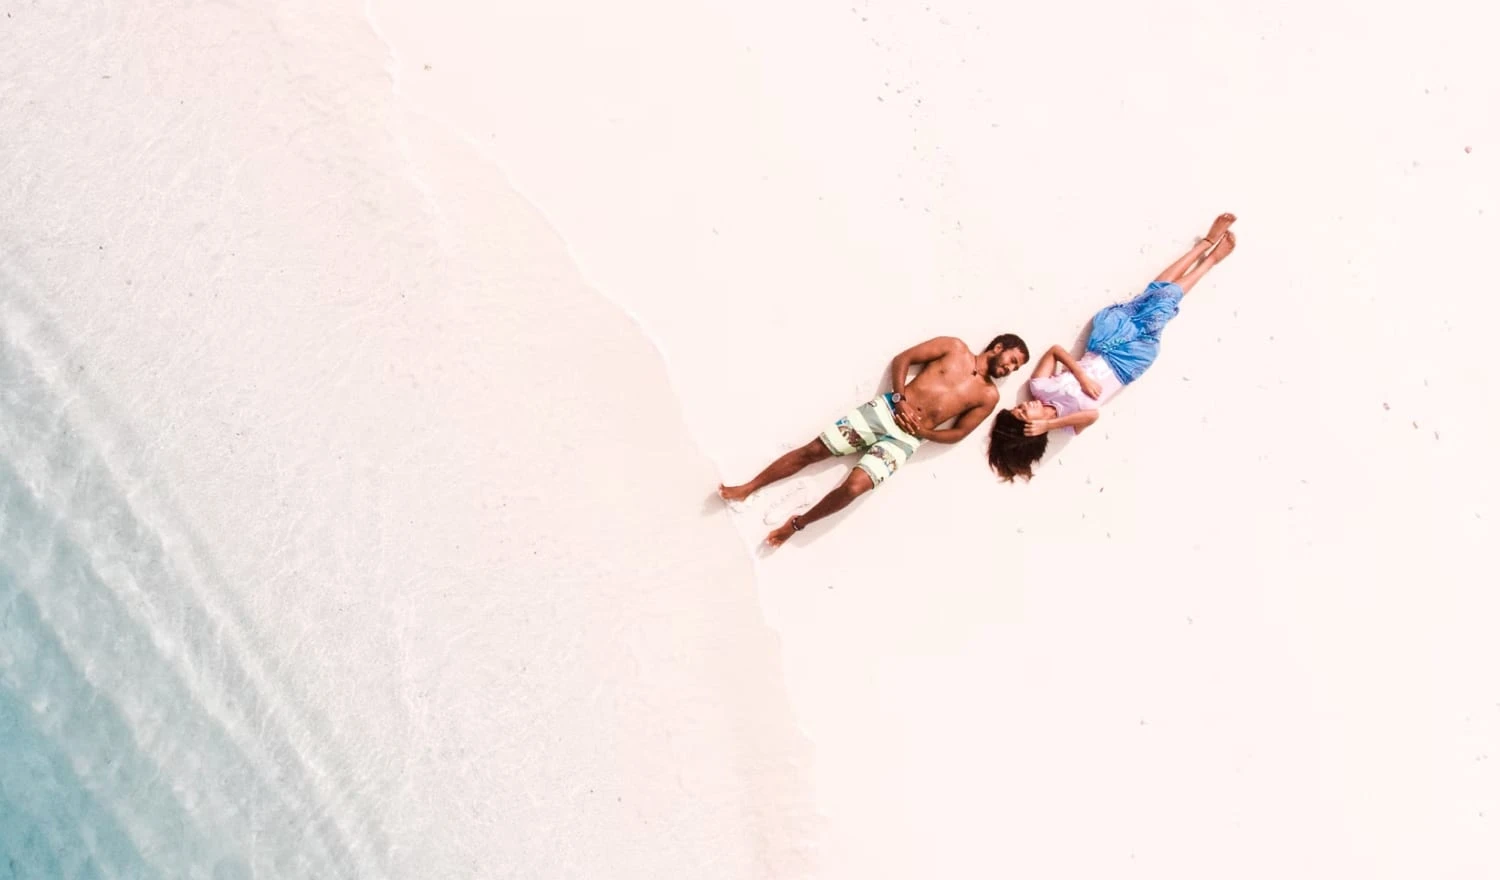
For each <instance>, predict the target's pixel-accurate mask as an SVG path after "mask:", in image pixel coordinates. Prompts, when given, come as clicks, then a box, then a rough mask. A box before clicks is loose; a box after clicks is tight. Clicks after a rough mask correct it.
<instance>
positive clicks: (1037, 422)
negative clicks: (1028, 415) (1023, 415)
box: [1026, 419, 1052, 437]
mask: <svg viewBox="0 0 1500 880" xmlns="http://www.w3.org/2000/svg"><path fill="white" fill-rule="evenodd" d="M1050 430H1052V420H1051V419H1032V420H1029V421H1027V422H1026V436H1027V437H1040V436H1042V435H1043V434H1045V433H1047V432H1048V431H1050Z"/></svg>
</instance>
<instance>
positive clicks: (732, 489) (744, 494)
mask: <svg viewBox="0 0 1500 880" xmlns="http://www.w3.org/2000/svg"><path fill="white" fill-rule="evenodd" d="M754 491H755V490H754V489H751V488H750V487H749V486H725V485H723V484H720V485H719V497H720V498H723V499H724V500H725V501H730V502H736V503H737V502H740V501H744V500H745V499H746V498H749V497H750V495H751V494H752V493H753V492H754Z"/></svg>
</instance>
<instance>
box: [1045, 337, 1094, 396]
mask: <svg viewBox="0 0 1500 880" xmlns="http://www.w3.org/2000/svg"><path fill="white" fill-rule="evenodd" d="M1048 358H1056V359H1057V362H1058V363H1060V364H1062V365H1063V366H1064V367H1067V368H1068V372H1070V373H1072V374H1073V375H1074V376H1077V377H1078V384H1079V386H1080V387H1082V388H1083V393H1084V394H1087V395H1088V396H1089V397H1092V398H1094V399H1095V400H1098V399H1099V395H1100V394H1102V393H1104V389H1103V388H1101V387H1099V383H1098V382H1095V381H1094V380H1093V379H1090V378H1089V376H1088V374H1087V373H1085V372H1084V371H1083V368H1082V367H1080V366H1078V361H1075V360H1073V355H1071V354H1069V353H1068V350H1067V349H1066V348H1063V347H1062V346H1061V345H1054V346H1052V347H1051V348H1049V349H1048V350H1047V353H1046V354H1044V355H1042V360H1044V361H1045V360H1046V359H1048Z"/></svg>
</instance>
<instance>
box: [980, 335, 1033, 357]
mask: <svg viewBox="0 0 1500 880" xmlns="http://www.w3.org/2000/svg"><path fill="white" fill-rule="evenodd" d="M997 345H998V346H1000V348H1001V349H1002V350H1003V349H1007V348H1018V349H1020V350H1021V357H1023V358H1025V360H1023V361H1021V363H1023V364H1024V363H1026V361H1029V360H1031V349H1029V348H1027V347H1026V340H1024V339H1022V338H1021V337H1019V336H1017V335H1016V334H1014V333H1001V334H1000V335H999V336H996V337H995V338H994V339H992V340H990V344H989V345H987V346H985V348H984V350H985V351H994V350H995V346H997Z"/></svg>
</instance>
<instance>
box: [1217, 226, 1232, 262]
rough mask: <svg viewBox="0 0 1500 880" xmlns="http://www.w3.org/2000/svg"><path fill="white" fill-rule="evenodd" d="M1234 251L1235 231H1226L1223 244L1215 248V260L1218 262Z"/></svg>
mask: <svg viewBox="0 0 1500 880" xmlns="http://www.w3.org/2000/svg"><path fill="white" fill-rule="evenodd" d="M1232 253H1234V233H1233V232H1226V233H1224V242H1223V244H1220V245H1219V246H1218V247H1216V248H1214V252H1213V261H1214V262H1215V263H1217V262H1219V261H1220V260H1222V259H1224V258H1225V257H1227V256H1229V255H1230V254H1232Z"/></svg>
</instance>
